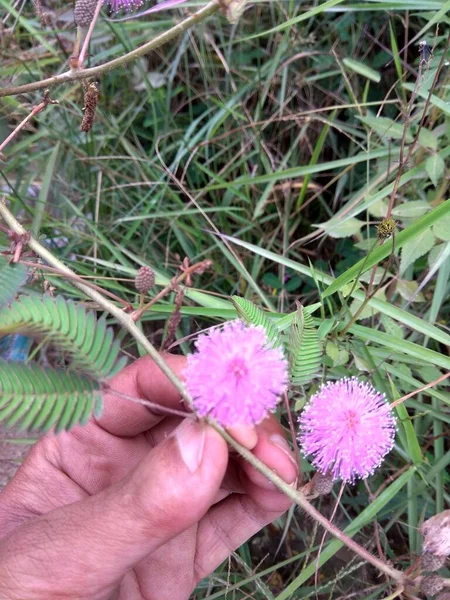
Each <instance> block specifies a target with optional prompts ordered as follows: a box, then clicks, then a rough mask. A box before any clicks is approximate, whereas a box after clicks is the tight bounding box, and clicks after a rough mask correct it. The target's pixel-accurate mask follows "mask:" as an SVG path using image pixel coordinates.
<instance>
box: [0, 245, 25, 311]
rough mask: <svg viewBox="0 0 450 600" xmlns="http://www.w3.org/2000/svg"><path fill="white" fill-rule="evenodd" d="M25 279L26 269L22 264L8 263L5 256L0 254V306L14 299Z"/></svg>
mask: <svg viewBox="0 0 450 600" xmlns="http://www.w3.org/2000/svg"><path fill="white" fill-rule="evenodd" d="M26 280H27V270H26V268H25V267H24V266H23V265H21V264H20V263H19V264H13V263H10V262H9V261H8V259H7V258H6V256H2V255H0V307H3V306H7V305H8V304H9V303H10V302H11V300H14V298H15V297H16V294H17V292H18V291H19V289H20V288H21V286H23V285H24V284H25V282H26Z"/></svg>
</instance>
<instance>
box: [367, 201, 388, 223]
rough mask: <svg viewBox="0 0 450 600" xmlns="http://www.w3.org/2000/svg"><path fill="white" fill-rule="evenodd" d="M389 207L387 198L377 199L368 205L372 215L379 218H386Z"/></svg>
mask: <svg viewBox="0 0 450 600" xmlns="http://www.w3.org/2000/svg"><path fill="white" fill-rule="evenodd" d="M387 209H388V201H387V200H377V202H375V203H374V204H371V205H370V206H369V207H368V209H367V210H368V212H369V214H370V215H372V217H376V218H377V219H384V217H385V216H386V213H387Z"/></svg>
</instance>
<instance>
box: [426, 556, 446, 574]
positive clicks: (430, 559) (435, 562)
mask: <svg viewBox="0 0 450 600" xmlns="http://www.w3.org/2000/svg"><path fill="white" fill-rule="evenodd" d="M446 560H447V557H446V556H440V555H438V554H433V553H432V552H423V554H422V558H421V565H422V571H437V570H438V569H440V568H441V567H443V566H444V565H445V562H446Z"/></svg>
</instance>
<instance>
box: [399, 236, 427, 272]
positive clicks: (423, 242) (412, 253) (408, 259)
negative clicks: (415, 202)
mask: <svg viewBox="0 0 450 600" xmlns="http://www.w3.org/2000/svg"><path fill="white" fill-rule="evenodd" d="M434 242H435V237H434V235H433V232H432V231H431V228H430V229H425V231H423V232H422V233H421V234H419V235H418V236H416V237H415V238H414V239H412V240H410V241H409V242H407V243H406V244H405V245H404V246H403V248H402V258H401V260H400V275H401V274H402V273H404V272H405V271H406V269H407V268H408V267H409V266H410V265H412V264H414V263H415V261H416V260H417V259H418V258H420V257H421V256H423V255H424V254H426V253H427V252H429V251H430V250H431V248H432V247H433V246H434Z"/></svg>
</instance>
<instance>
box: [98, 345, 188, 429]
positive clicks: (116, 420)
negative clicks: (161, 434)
mask: <svg viewBox="0 0 450 600" xmlns="http://www.w3.org/2000/svg"><path fill="white" fill-rule="evenodd" d="M164 359H165V360H166V362H167V363H168V365H169V366H170V367H171V369H173V370H174V371H175V372H176V373H177V375H178V376H179V377H182V374H183V370H184V367H185V363H186V358H185V357H184V356H180V355H175V354H165V355H164ZM114 391H117V392H119V393H121V394H126V395H127V396H134V397H136V398H143V399H145V400H149V401H150V402H154V403H155V404H159V405H160V406H161V408H162V409H163V408H172V409H175V410H181V411H183V410H185V407H184V405H183V403H182V400H181V396H180V393H179V392H178V391H177V389H176V388H175V386H174V385H173V384H172V383H171V382H170V381H169V379H168V378H167V377H166V375H164V373H163V372H162V371H161V370H160V369H159V367H158V366H157V365H156V364H155V363H154V362H153V360H152V359H151V358H150V357H149V356H144V357H142V358H139V359H138V360H136V361H135V362H133V363H132V364H131V365H129V366H128V367H125V369H123V370H122V371H121V372H120V373H119V374H118V375H116V376H115V377H114V378H113V379H112V380H111V382H110V389H109V390H108V391H107V392H106V393H105V394H104V395H103V403H104V407H103V413H102V415H101V416H100V417H98V418H97V419H96V421H97V423H98V425H99V426H100V427H101V428H102V429H105V430H106V431H108V432H109V433H111V434H113V435H117V436H120V437H131V436H135V435H138V434H139V433H142V432H143V431H147V430H148V429H150V428H151V427H153V426H154V425H156V424H157V423H159V422H160V421H161V420H162V419H163V418H164V414H156V412H153V411H152V410H150V409H149V408H148V407H146V406H143V405H142V404H135V403H134V402H131V401H129V400H125V399H123V398H120V397H119V396H117V395H116V394H114Z"/></svg>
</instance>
